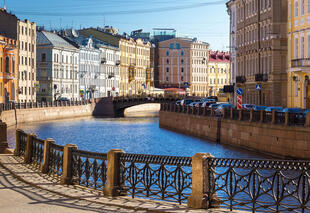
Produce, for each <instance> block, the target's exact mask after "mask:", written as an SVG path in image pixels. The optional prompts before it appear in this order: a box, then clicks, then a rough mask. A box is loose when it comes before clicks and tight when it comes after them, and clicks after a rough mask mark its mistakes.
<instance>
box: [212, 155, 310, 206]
mask: <svg viewBox="0 0 310 213" xmlns="http://www.w3.org/2000/svg"><path fill="white" fill-rule="evenodd" d="M207 165H208V166H209V167H208V168H209V179H210V180H209V183H210V185H209V189H211V190H210V193H209V196H208V197H209V198H210V197H212V196H215V195H217V196H218V197H219V198H220V200H221V203H222V204H221V207H224V208H229V209H230V210H233V209H239V210H250V211H252V212H310V198H309V196H310V162H309V161H308V162H306V161H281V160H248V159H247V160H245V159H223V158H209V159H208V163H207Z"/></svg>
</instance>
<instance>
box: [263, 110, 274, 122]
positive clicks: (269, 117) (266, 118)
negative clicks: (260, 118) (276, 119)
mask: <svg viewBox="0 0 310 213" xmlns="http://www.w3.org/2000/svg"><path fill="white" fill-rule="evenodd" d="M271 121H272V112H266V113H265V116H264V123H271Z"/></svg>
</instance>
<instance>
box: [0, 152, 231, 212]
mask: <svg viewBox="0 0 310 213" xmlns="http://www.w3.org/2000/svg"><path fill="white" fill-rule="evenodd" d="M0 209H1V210H0V211H1V212H6V213H10V212H14V213H15V212H17V213H19V212H31V213H36V212H44V213H49V212H53V213H57V212H78V213H79V212H189V213H191V212H193V213H196V212H197V213H199V212H204V213H213V212H221V213H223V212H230V211H227V210H223V209H213V210H192V209H187V208H186V205H177V204H174V203H169V202H159V201H150V200H146V199H132V198H129V197H117V198H107V197H103V196H102V192H100V191H96V190H91V189H88V188H84V187H81V186H64V185H61V184H59V183H58V180H57V179H56V178H51V177H50V176H47V175H44V174H41V173H39V172H38V171H37V170H36V169H34V168H33V167H31V166H30V165H25V164H22V163H21V159H20V158H18V157H14V156H12V155H0Z"/></svg>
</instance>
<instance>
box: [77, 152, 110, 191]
mask: <svg viewBox="0 0 310 213" xmlns="http://www.w3.org/2000/svg"><path fill="white" fill-rule="evenodd" d="M72 161H73V162H72V173H73V177H74V180H73V182H75V183H78V184H79V185H82V186H86V187H90V188H93V189H98V190H103V189H104V185H105V184H106V182H107V154H105V153H96V152H88V151H82V150H73V151H72Z"/></svg>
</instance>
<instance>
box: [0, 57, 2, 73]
mask: <svg viewBox="0 0 310 213" xmlns="http://www.w3.org/2000/svg"><path fill="white" fill-rule="evenodd" d="M0 72H2V58H0Z"/></svg>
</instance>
